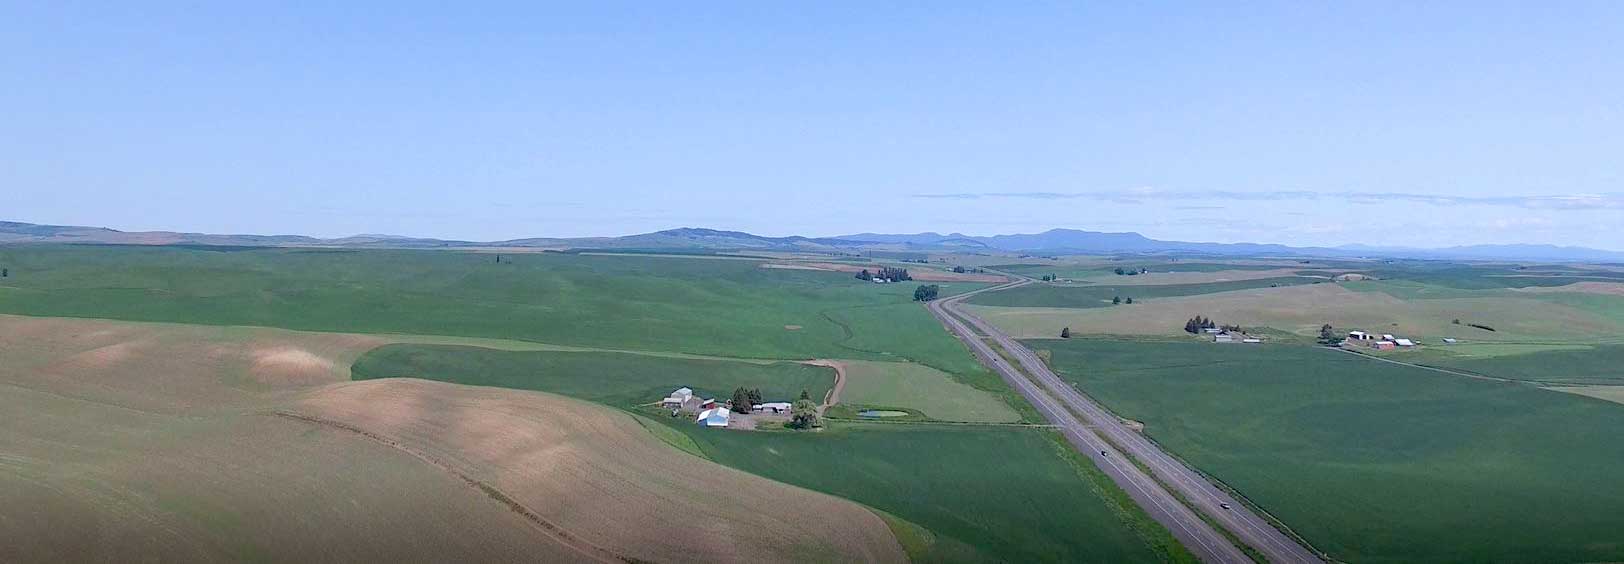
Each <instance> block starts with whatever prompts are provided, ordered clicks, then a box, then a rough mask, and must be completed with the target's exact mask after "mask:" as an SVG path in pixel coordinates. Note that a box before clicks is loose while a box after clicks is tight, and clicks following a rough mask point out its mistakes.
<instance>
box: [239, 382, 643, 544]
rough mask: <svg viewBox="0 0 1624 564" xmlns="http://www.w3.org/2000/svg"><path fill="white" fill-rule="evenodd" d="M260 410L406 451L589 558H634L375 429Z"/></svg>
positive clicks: (303, 415)
mask: <svg viewBox="0 0 1624 564" xmlns="http://www.w3.org/2000/svg"><path fill="white" fill-rule="evenodd" d="M262 414H263V415H269V416H272V417H281V418H285V419H291V420H295V421H303V422H305V423H310V424H313V425H317V426H320V427H325V428H328V429H336V430H339V431H345V432H349V433H353V434H355V435H359V436H360V437H362V438H364V439H367V440H369V441H372V442H375V443H378V444H381V445H384V446H387V447H389V448H392V449H395V450H397V451H400V452H401V453H404V454H406V455H408V456H411V457H412V458H416V459H418V460H420V461H422V462H423V463H425V464H428V465H430V466H433V467H435V468H439V469H440V470H443V471H445V472H446V473H448V474H451V475H452V476H455V477H457V479H460V480H462V481H463V482H465V483H467V484H468V485H469V486H471V487H473V488H475V489H478V490H479V491H481V492H483V493H484V494H485V495H486V496H487V497H489V498H491V499H493V500H496V501H497V502H499V503H501V504H503V505H506V506H507V507H508V509H509V510H511V511H513V512H514V513H517V514H518V515H519V516H520V517H523V518H524V519H525V520H526V521H528V522H530V524H531V526H532V527H534V528H535V529H536V530H538V531H540V532H542V533H543V534H545V535H547V536H549V537H552V538H553V539H554V540H557V541H558V542H559V543H561V544H563V545H565V546H568V547H570V548H573V549H575V550H576V552H579V553H581V555H582V556H585V557H589V558H592V559H594V560H597V561H600V562H635V561H636V560H635V559H632V558H628V557H625V556H621V555H619V554H616V553H614V552H613V551H610V550H609V549H606V548H603V547H601V546H598V545H595V544H592V543H590V542H587V541H585V540H582V539H579V538H576V537H575V535H572V534H570V533H569V532H568V531H565V530H564V529H563V528H561V527H559V526H558V525H557V524H554V523H552V522H550V521H548V520H547V519H546V518H544V517H542V516H541V514H539V513H536V512H535V511H534V510H532V509H530V508H529V507H525V505H524V504H523V503H519V501H518V500H516V499H514V498H513V496H510V495H508V494H507V493H504V492H503V491H502V490H500V489H498V488H497V487H496V486H493V485H491V484H488V483H486V482H484V481H482V480H480V479H478V478H475V477H473V476H469V475H468V474H466V473H464V472H462V471H460V470H457V469H456V468H455V467H452V466H451V465H450V464H447V463H446V462H444V461H441V460H440V459H438V458H435V457H433V456H430V455H428V454H427V453H424V452H422V451H419V450H417V449H414V448H411V447H408V446H406V445H403V444H400V442H399V441H396V440H394V439H391V438H388V437H385V436H383V435H379V434H377V433H373V432H371V431H368V430H366V429H362V428H360V427H357V426H354V425H350V424H348V423H342V422H339V421H334V420H331V419H327V418H324V417H317V416H314V415H306V414H303V413H298V412H293V411H286V410H276V411H269V412H262Z"/></svg>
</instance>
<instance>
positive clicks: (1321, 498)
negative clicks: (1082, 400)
mask: <svg viewBox="0 0 1624 564" xmlns="http://www.w3.org/2000/svg"><path fill="white" fill-rule="evenodd" d="M1034 345H1035V346H1040V347H1042V348H1047V349H1050V350H1052V351H1053V354H1054V362H1053V364H1054V366H1055V367H1056V369H1057V370H1058V371H1059V372H1060V373H1061V375H1062V376H1063V377H1064V378H1066V379H1067V380H1069V381H1071V382H1074V383H1076V384H1077V385H1078V386H1079V387H1080V388H1081V389H1083V390H1084V391H1085V392H1087V393H1088V394H1090V395H1091V396H1093V397H1095V398H1097V399H1099V400H1100V401H1101V402H1103V403H1104V404H1105V405H1107V406H1108V407H1110V408H1111V409H1112V410H1113V411H1115V412H1117V413H1118V414H1120V415H1122V416H1124V417H1128V418H1131V419H1135V420H1139V421H1143V422H1144V423H1145V425H1146V433H1147V434H1148V435H1149V436H1150V437H1152V438H1154V439H1155V440H1156V441H1157V442H1159V443H1160V444H1162V445H1164V446H1166V447H1167V448H1168V449H1170V450H1171V451H1172V452H1173V453H1175V454H1177V455H1178V456H1180V457H1182V458H1184V459H1185V460H1188V461H1189V462H1191V463H1192V464H1193V465H1195V466H1196V467H1198V468H1200V469H1201V470H1203V471H1204V472H1207V473H1210V474H1212V475H1214V476H1216V477H1217V478H1219V479H1220V480H1222V481H1224V482H1225V483H1227V484H1229V485H1230V486H1233V487H1235V488H1236V489H1238V490H1239V491H1240V492H1241V493H1242V494H1244V495H1245V496H1247V497H1248V498H1250V499H1251V500H1253V501H1254V502H1256V503H1257V504H1258V505H1260V506H1261V507H1263V508H1264V509H1266V510H1268V511H1269V512H1271V513H1273V514H1274V515H1276V516H1278V517H1279V518H1280V519H1281V520H1282V521H1284V522H1285V523H1287V524H1289V525H1290V526H1291V527H1292V528H1293V529H1294V530H1296V531H1297V532H1299V533H1301V534H1302V535H1303V536H1304V537H1306V538H1307V539H1308V540H1309V541H1310V542H1311V543H1313V544H1314V546H1316V547H1317V548H1319V549H1322V550H1325V551H1328V552H1329V553H1330V554H1331V556H1332V557H1334V558H1335V559H1337V560H1342V561H1348V562H1564V561H1565V562H1574V561H1589V562H1597V561H1619V560H1621V559H1624V510H1621V508H1624V481H1621V480H1619V479H1618V476H1619V475H1620V474H1621V472H1624V434H1621V433H1620V432H1619V430H1620V429H1624V409H1621V408H1620V406H1619V405H1617V404H1613V403H1607V402H1604V401H1601V400H1597V399H1592V398H1585V397H1580V396H1576V395H1570V394H1563V393H1558V392H1554V391H1549V390H1544V389H1540V388H1537V387H1534V386H1529V385H1526V384H1518V383H1503V382H1492V381H1485V380H1478V379H1472V378H1466V377H1462V376H1453V375H1448V374H1441V373H1437V372H1433V371H1428V370H1423V369H1418V368H1411V367H1406V366H1402V365H1394V364H1389V363H1383V362H1378V361H1374V360H1371V359H1368V358H1362V357H1359V356H1355V355H1350V354H1345V353H1341V352H1337V351H1333V350H1325V349H1321V348H1317V347H1308V346H1290V345H1262V346H1225V345H1215V344H1211V343H1202V342H1189V341H1184V342H1172V341H1169V342H1147V341H1135V342H1123V341H1111V340H1094V339H1073V340H1069V341H1057V340H1045V341H1042V342H1040V343H1034ZM1536 354H1543V353H1536ZM1553 354H1556V353H1553ZM1527 356H1529V357H1533V356H1535V355H1527ZM1507 358H1516V357H1507Z"/></svg>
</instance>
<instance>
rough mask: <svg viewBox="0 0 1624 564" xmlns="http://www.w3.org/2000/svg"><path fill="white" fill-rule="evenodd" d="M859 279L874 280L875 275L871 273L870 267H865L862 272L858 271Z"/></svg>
mask: <svg viewBox="0 0 1624 564" xmlns="http://www.w3.org/2000/svg"><path fill="white" fill-rule="evenodd" d="M857 279H858V280H873V279H874V275H873V274H869V272H868V269H867V268H865V269H863V270H862V272H858V273H857Z"/></svg>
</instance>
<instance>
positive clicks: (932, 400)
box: [841, 360, 1020, 423]
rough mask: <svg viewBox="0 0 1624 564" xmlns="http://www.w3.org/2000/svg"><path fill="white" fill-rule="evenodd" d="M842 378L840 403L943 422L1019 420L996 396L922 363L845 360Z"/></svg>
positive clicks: (1004, 421) (1018, 416)
mask: <svg viewBox="0 0 1624 564" xmlns="http://www.w3.org/2000/svg"><path fill="white" fill-rule="evenodd" d="M846 378H847V382H846V388H845V390H844V391H843V392H842V393H841V402H842V403H849V404H858V405H868V406H877V407H906V408H910V409H916V410H919V411H920V412H922V413H924V414H925V415H926V416H929V417H930V418H932V419H939V420H943V421H971V422H982V423H1008V422H1013V421H1017V420H1019V419H1020V415H1019V414H1017V413H1015V410H1013V409H1010V407H1009V406H1008V405H1007V404H1005V403H1004V402H1003V401H1001V400H1000V399H999V398H998V397H997V396H996V395H994V394H991V393H988V392H986V391H984V390H978V389H976V388H974V387H971V386H969V385H967V384H963V383H960V382H958V381H955V380H953V378H952V377H950V376H948V375H947V374H944V373H942V372H941V371H938V370H936V369H934V368H931V367H929V366H925V365H922V364H913V363H902V362H874V361H863V360H853V361H847V362H846Z"/></svg>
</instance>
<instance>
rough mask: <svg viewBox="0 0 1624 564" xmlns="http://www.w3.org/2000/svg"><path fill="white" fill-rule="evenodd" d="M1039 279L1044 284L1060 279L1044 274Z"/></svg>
mask: <svg viewBox="0 0 1624 564" xmlns="http://www.w3.org/2000/svg"><path fill="white" fill-rule="evenodd" d="M1039 279H1041V280H1043V281H1044V282H1054V281H1055V280H1059V279H1060V277H1059V276H1055V275H1053V274H1045V275H1043V276H1041V277H1039Z"/></svg>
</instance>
